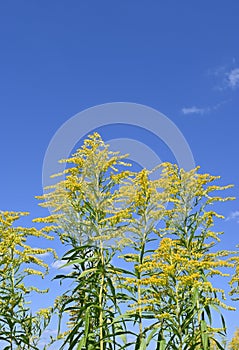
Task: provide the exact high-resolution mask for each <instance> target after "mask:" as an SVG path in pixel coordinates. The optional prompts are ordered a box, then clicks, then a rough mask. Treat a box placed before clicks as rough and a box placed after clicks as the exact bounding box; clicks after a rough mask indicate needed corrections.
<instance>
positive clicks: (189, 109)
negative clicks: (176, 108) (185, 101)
mask: <svg viewBox="0 0 239 350" xmlns="http://www.w3.org/2000/svg"><path fill="white" fill-rule="evenodd" d="M181 111H182V113H183V114H185V115H187V114H205V113H207V111H208V108H199V107H196V106H192V107H183V108H182V110H181Z"/></svg>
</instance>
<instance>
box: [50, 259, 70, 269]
mask: <svg viewBox="0 0 239 350" xmlns="http://www.w3.org/2000/svg"><path fill="white" fill-rule="evenodd" d="M65 264H66V261H63V260H56V261H54V263H52V264H51V267H53V268H54V269H61V270H65V271H66V270H67V271H71V270H72V266H65V267H63V266H64V265H65Z"/></svg>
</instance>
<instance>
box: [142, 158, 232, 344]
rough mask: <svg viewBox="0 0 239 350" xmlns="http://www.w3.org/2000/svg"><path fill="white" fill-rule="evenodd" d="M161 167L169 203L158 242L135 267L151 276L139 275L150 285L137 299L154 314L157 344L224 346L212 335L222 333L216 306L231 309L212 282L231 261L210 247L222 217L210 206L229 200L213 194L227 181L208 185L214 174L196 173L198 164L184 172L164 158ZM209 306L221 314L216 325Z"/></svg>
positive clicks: (221, 274)
mask: <svg viewBox="0 0 239 350" xmlns="http://www.w3.org/2000/svg"><path fill="white" fill-rule="evenodd" d="M163 168H164V170H163V173H162V177H163V178H164V179H166V180H167V181H164V185H165V190H166V191H167V193H168V195H169V199H168V201H169V208H168V209H167V210H166V211H165V212H164V217H163V221H164V223H165V225H164V227H162V229H161V236H162V239H161V241H160V243H159V247H158V248H157V249H156V250H155V252H153V254H151V255H149V256H148V257H147V258H146V260H147V261H145V262H144V263H143V264H141V266H139V271H142V272H144V271H147V274H149V275H150V276H149V277H146V278H143V279H142V280H141V283H142V285H147V286H148V287H149V286H150V288H147V295H145V297H144V299H143V300H142V304H144V305H145V308H146V309H149V310H151V311H152V312H153V314H154V315H155V317H156V318H157V319H158V322H157V323H155V324H154V327H157V328H158V344H160V345H159V348H160V349H161V348H163V349H180V350H182V349H184V350H187V349H188V350H190V349H195V348H196V349H203V350H206V349H209V348H210V346H212V344H216V345H217V348H218V349H223V347H222V345H221V344H222V340H220V342H219V341H218V338H217V335H219V336H222V335H226V334H225V332H226V325H225V321H224V318H223V315H222V313H221V310H222V309H223V308H224V309H233V308H232V307H230V306H227V305H226V304H225V303H224V299H225V295H224V291H223V290H222V289H219V288H216V287H214V283H213V282H214V281H215V276H229V274H226V273H225V268H228V269H229V270H228V271H230V269H231V268H232V267H233V266H234V265H233V263H232V262H231V261H230V255H231V253H232V252H229V251H225V250H223V251H219V250H215V249H214V250H213V251H212V248H213V247H214V246H215V244H216V243H217V242H218V241H219V240H220V239H219V235H220V234H221V232H214V231H212V227H213V225H214V218H223V217H222V215H220V214H218V213H216V212H215V211H213V210H212V208H211V206H212V204H213V203H215V202H218V201H227V200H231V199H233V198H230V197H228V198H222V197H219V196H218V195H217V194H215V192H216V191H219V190H225V189H227V188H229V187H231V186H225V187H220V186H217V185H214V184H211V183H212V182H214V181H215V180H216V179H217V177H215V176H210V175H208V174H199V173H198V169H193V170H191V171H189V172H185V171H184V170H183V169H178V167H177V166H176V165H172V164H168V163H165V164H163ZM213 310H214V311H215V310H216V311H217V312H218V315H219V317H220V318H221V321H222V322H221V328H215V327H214V326H213V324H214V322H213V319H212V311H213ZM160 346H161V347H160Z"/></svg>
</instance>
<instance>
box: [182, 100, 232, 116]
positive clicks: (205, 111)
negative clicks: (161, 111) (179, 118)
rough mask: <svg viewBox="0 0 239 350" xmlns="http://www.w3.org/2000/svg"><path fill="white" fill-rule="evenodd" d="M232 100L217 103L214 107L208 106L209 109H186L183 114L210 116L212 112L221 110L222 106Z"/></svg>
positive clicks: (183, 109) (194, 107)
mask: <svg viewBox="0 0 239 350" xmlns="http://www.w3.org/2000/svg"><path fill="white" fill-rule="evenodd" d="M228 101H230V100H224V101H222V102H219V103H217V104H216V105H214V106H208V107H196V106H193V107H184V108H182V109H181V112H182V113H183V114H184V115H188V114H201V115H203V114H208V113H210V112H212V111H216V110H217V109H218V108H220V107H221V106H222V105H224V104H225V103H227V102H228Z"/></svg>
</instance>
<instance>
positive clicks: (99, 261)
mask: <svg viewBox="0 0 239 350" xmlns="http://www.w3.org/2000/svg"><path fill="white" fill-rule="evenodd" d="M108 147H109V146H108V145H105V143H104V142H103V141H102V139H101V137H100V136H99V135H98V134H97V133H95V134H94V135H91V136H89V138H88V139H87V140H85V141H84V145H83V146H82V147H81V148H80V149H78V150H77V152H76V153H75V154H73V156H72V157H70V158H69V159H66V160H62V161H61V162H64V163H66V164H71V165H72V166H71V167H68V168H67V169H66V170H65V171H64V174H65V179H64V180H62V181H60V182H58V183H56V185H54V186H52V187H51V191H50V192H48V193H47V194H45V195H44V196H41V197H40V198H41V199H44V200H45V202H44V203H42V206H44V207H51V208H52V210H53V215H52V216H50V218H52V217H55V221H56V222H57V224H58V233H59V236H60V238H61V240H62V242H63V243H64V244H69V245H70V247H71V248H70V250H69V251H68V252H67V253H66V254H65V256H64V257H63V260H64V261H65V262H66V264H68V265H72V269H73V270H72V272H71V273H69V274H67V275H63V274H61V275H59V276H57V278H59V279H61V280H62V279H65V278H68V279H71V280H72V281H73V282H74V287H73V289H72V290H69V291H68V292H66V294H65V295H64V298H60V299H59V300H61V302H59V300H58V303H57V304H58V310H59V312H60V315H62V314H63V313H65V312H69V313H70V321H69V323H68V326H69V331H68V333H67V335H66V338H65V341H64V344H63V347H64V345H65V344H68V345H67V346H68V349H69V350H70V349H73V348H74V347H75V346H77V349H78V350H80V349H83V348H87V349H94V350H96V349H99V350H105V349H116V346H117V340H116V336H117V334H120V333H121V329H119V331H118V330H117V329H118V328H119V323H115V322H113V319H114V318H115V315H116V314H118V313H119V307H118V304H117V291H116V289H115V285H114V283H113V280H114V279H115V278H117V275H118V273H119V269H117V268H115V267H114V266H113V264H112V259H113V257H114V255H115V253H116V251H117V248H118V247H119V246H121V244H122V240H124V232H125V229H126V219H127V218H128V217H129V216H130V211H129V210H128V209H127V208H122V207H121V206H120V205H119V203H120V201H121V198H120V192H119V189H118V184H119V183H120V182H121V181H123V179H125V178H126V177H127V176H128V175H129V171H120V168H121V167H122V166H127V165H128V164H126V163H125V162H124V161H123V159H124V158H125V157H126V156H122V155H119V154H118V152H111V151H109V149H108ZM60 175H62V174H60ZM47 220H48V218H46V221H47Z"/></svg>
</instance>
